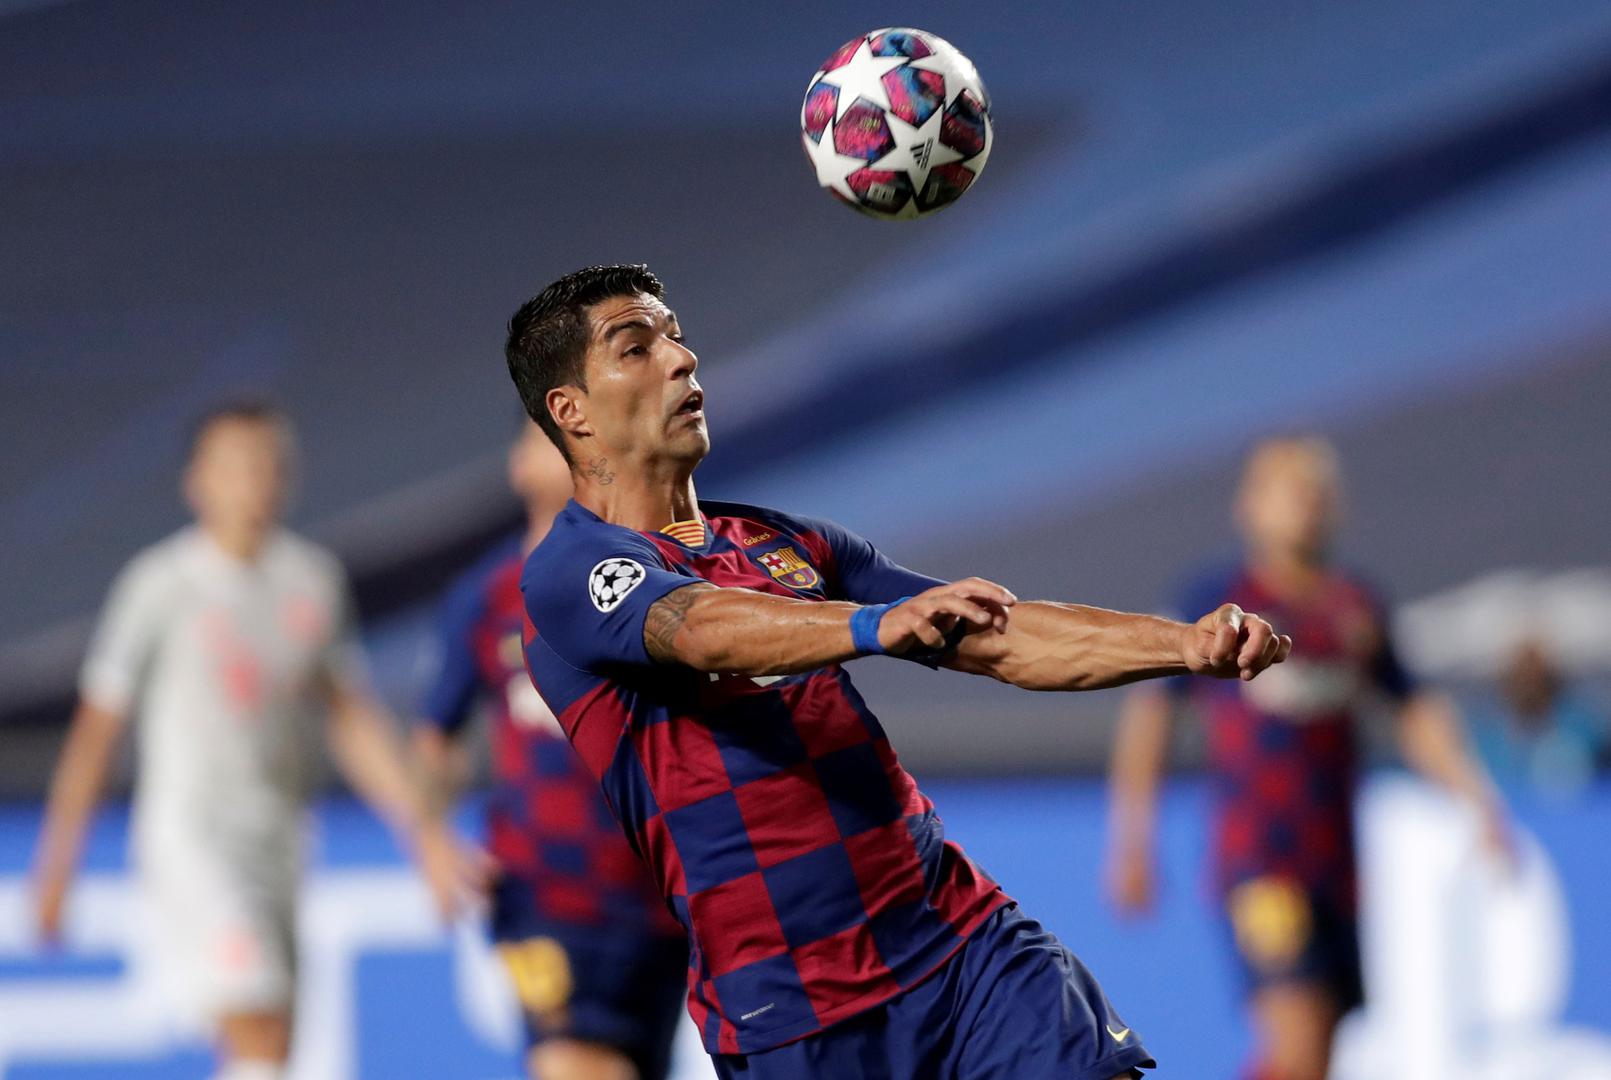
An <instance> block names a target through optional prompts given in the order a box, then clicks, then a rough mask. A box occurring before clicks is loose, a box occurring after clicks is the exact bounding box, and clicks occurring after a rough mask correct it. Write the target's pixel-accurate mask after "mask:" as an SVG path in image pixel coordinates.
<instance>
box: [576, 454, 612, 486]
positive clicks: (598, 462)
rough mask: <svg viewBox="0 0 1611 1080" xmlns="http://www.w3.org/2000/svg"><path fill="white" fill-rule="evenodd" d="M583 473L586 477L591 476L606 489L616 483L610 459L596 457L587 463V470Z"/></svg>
mask: <svg viewBox="0 0 1611 1080" xmlns="http://www.w3.org/2000/svg"><path fill="white" fill-rule="evenodd" d="M583 471H584V473H585V475H587V476H591V477H592V478H593V479H595V480H597V481H598V482H599V483H600V484H602V485H603V486H605V487H609V486H610V485H611V484H613V483H615V473H614V472H613V471H612V470H611V469H610V459H609V458H605V457H596V458H594V459H593V460H592V461H589V462H588V463H587V468H586V469H585V470H583Z"/></svg>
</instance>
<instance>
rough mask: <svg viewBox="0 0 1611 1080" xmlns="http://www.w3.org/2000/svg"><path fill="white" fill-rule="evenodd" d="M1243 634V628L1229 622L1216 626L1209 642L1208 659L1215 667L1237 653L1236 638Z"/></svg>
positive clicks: (1226, 661)
mask: <svg viewBox="0 0 1611 1080" xmlns="http://www.w3.org/2000/svg"><path fill="white" fill-rule="evenodd" d="M1240 636H1241V630H1240V628H1239V627H1237V626H1233V625H1231V624H1230V623H1228V622H1221V623H1219V624H1218V625H1217V626H1215V627H1214V636H1213V638H1212V639H1210V641H1209V643H1208V656H1207V657H1206V659H1207V660H1208V663H1209V664H1210V665H1211V666H1213V667H1221V666H1223V665H1224V664H1226V663H1228V662H1229V661H1230V659H1231V657H1233V656H1235V655H1236V640H1237V638H1238V637H1240Z"/></svg>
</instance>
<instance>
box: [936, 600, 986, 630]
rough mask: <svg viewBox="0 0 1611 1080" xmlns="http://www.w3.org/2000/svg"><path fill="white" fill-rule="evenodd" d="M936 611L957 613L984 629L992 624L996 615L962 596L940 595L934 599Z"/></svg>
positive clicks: (959, 616)
mask: <svg viewBox="0 0 1611 1080" xmlns="http://www.w3.org/2000/svg"><path fill="white" fill-rule="evenodd" d="M934 607H935V610H936V611H940V612H944V613H946V614H949V615H955V616H956V617H957V618H959V619H966V620H967V621H968V622H969V623H971V624H973V625H974V626H977V627H979V628H980V629H983V628H985V627H987V626H989V625H990V624H991V622H992V621H993V620H994V618H995V616H994V615H992V614H991V612H989V611H988V610H986V609H985V608H984V607H983V606H981V605H979V604H975V603H974V602H973V601H971V600H968V599H966V598H964V597H961V596H940V597H936V598H935V601H934Z"/></svg>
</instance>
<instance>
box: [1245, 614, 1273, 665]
mask: <svg viewBox="0 0 1611 1080" xmlns="http://www.w3.org/2000/svg"><path fill="white" fill-rule="evenodd" d="M1274 636H1275V635H1274V633H1273V632H1272V630H1271V628H1270V624H1269V623H1267V622H1265V621H1264V620H1263V619H1261V618H1259V617H1258V616H1256V615H1255V616H1253V617H1251V618H1249V619H1247V621H1245V622H1244V623H1243V624H1242V637H1243V640H1242V647H1241V649H1240V650H1239V651H1238V652H1237V654H1236V666H1237V667H1239V668H1243V669H1246V668H1251V667H1253V666H1254V665H1256V664H1257V663H1258V662H1259V660H1260V659H1261V658H1262V657H1263V655H1264V649H1265V647H1266V646H1267V645H1269V644H1270V639H1271V638H1273V637H1274Z"/></svg>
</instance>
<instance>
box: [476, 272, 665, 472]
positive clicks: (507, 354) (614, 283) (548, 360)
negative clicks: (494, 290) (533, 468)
mask: <svg viewBox="0 0 1611 1080" xmlns="http://www.w3.org/2000/svg"><path fill="white" fill-rule="evenodd" d="M639 293H647V294H649V295H650V296H652V297H654V298H655V299H656V300H664V299H665V298H666V290H665V287H664V286H663V285H661V284H660V279H659V278H657V277H655V276H654V275H653V274H652V273H650V272H649V268H648V267H647V266H644V265H643V264H641V263H633V264H624V265H616V266H589V267H587V268H586V269H585V270H577V271H576V272H575V273H571V274H566V275H565V276H564V277H562V278H560V279H559V280H558V281H556V282H554V283H553V284H552V285H550V286H548V288H546V289H544V290H543V291H542V292H540V293H538V294H537V295H536V296H534V297H532V298H531V299H530V300H527V301H526V302H525V303H524V304H521V305H520V310H518V311H516V312H515V313H514V315H513V316H512V317H511V318H510V320H509V340H508V342H507V343H506V344H505V345H504V359H505V360H507V361H508V362H509V377H510V378H511V379H513V380H514V381H515V389H517V390H519V391H520V402H521V404H522V405H524V406H525V407H526V415H527V416H529V417H531V418H532V419H533V420H535V421H537V426H538V427H540V428H542V429H543V433H544V434H546V435H547V436H548V437H549V438H550V439H552V440H553V442H554V445H555V446H557V447H559V452H560V453H562V454H564V455H565V460H566V461H569V460H570V457H571V455H570V451H569V450H568V449H566V446H565V439H564V437H563V435H562V434H561V433H560V430H559V425H558V424H556V423H554V417H553V416H552V415H551V414H550V413H549V411H548V392H549V391H550V390H552V389H554V387H556V386H579V387H581V388H582V389H584V390H586V389H587V379H586V374H585V373H584V372H583V370H582V367H583V360H584V358H585V357H586V356H587V337H588V326H587V313H586V309H587V308H589V307H591V306H592V305H594V304H597V303H599V302H600V301H602V300H608V299H609V298H610V297H612V296H636V295H637V294H639Z"/></svg>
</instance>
